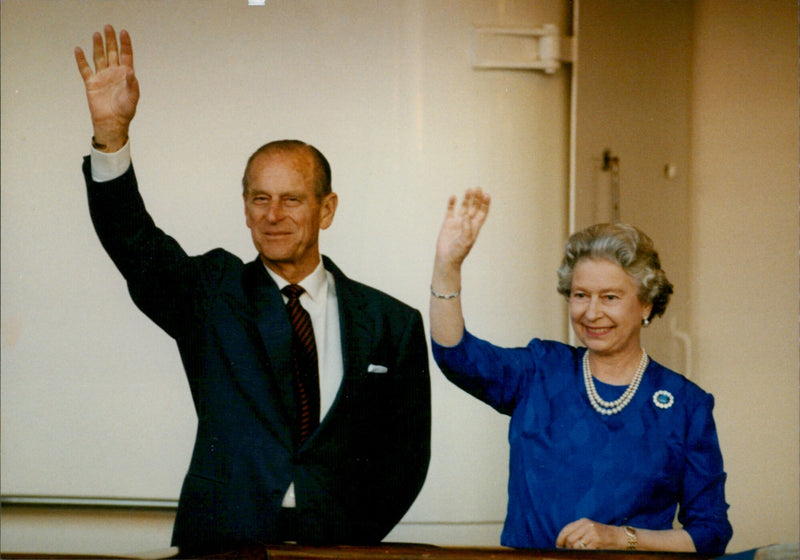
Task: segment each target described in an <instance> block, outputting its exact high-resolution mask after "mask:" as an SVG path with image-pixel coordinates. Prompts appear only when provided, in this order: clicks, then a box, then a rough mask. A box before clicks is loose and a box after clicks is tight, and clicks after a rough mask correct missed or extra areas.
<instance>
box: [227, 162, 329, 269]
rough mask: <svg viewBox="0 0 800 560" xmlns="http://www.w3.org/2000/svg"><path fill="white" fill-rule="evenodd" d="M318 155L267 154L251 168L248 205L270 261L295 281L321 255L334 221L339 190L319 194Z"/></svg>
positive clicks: (248, 213)
mask: <svg viewBox="0 0 800 560" xmlns="http://www.w3.org/2000/svg"><path fill="white" fill-rule="evenodd" d="M313 169H314V167H313V160H312V158H311V155H310V154H309V153H308V152H306V151H303V150H294V151H279V152H275V153H267V154H261V155H258V156H256V157H255V159H253V161H252V163H251V165H250V168H249V170H248V185H247V191H246V192H245V193H244V195H243V196H244V211H245V218H246V221H247V227H248V228H250V232H251V235H252V237H253V243H254V244H255V246H256V249H257V250H258V253H259V254H260V255H261V259H262V260H263V261H264V263H265V264H266V265H267V267H269V268H270V269H271V270H273V271H274V272H276V273H278V274H279V275H281V276H282V277H283V278H285V279H286V280H288V281H289V282H293V283H294V282H299V281H300V280H302V279H303V278H305V277H306V276H308V275H309V274H310V273H311V272H313V271H314V269H315V268H316V267H317V265H318V264H319V261H320V253H319V231H320V230H321V229H326V228H327V227H328V226H330V225H331V222H332V221H333V216H334V214H335V212H336V204H337V198H336V194H334V193H329V194H327V195H324V196H322V198H318V196H317V194H316V193H315V190H314V180H313V179H314V177H313V171H312V170H313Z"/></svg>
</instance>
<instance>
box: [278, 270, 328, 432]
mask: <svg viewBox="0 0 800 560" xmlns="http://www.w3.org/2000/svg"><path fill="white" fill-rule="evenodd" d="M281 291H282V292H283V294H284V295H285V296H286V297H288V298H289V301H287V302H286V311H287V312H288V313H289V320H290V321H291V323H292V330H293V331H294V337H293V341H292V342H293V345H292V346H293V347H292V354H293V356H294V364H295V396H296V399H297V425H296V434H295V437H296V444H297V447H300V446H301V445H303V443H305V441H306V440H307V439H308V438H309V437H310V436H311V434H312V433H313V432H314V430H315V429H316V428H317V426H318V425H319V371H318V366H317V344H316V342H315V340H314V328H313V327H312V325H311V317H310V316H309V315H308V311H306V310H305V309H304V308H303V306H302V305H300V294H302V293H303V292H304V291H305V290H304V289H303V288H302V287H300V286H298V285H297V284H289V285H288V286H286V287H285V288H283V290H281Z"/></svg>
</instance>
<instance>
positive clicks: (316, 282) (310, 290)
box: [264, 260, 328, 301]
mask: <svg viewBox="0 0 800 560" xmlns="http://www.w3.org/2000/svg"><path fill="white" fill-rule="evenodd" d="M264 269H265V270H266V271H267V273H268V274H269V275H270V276H271V277H272V279H273V280H274V281H275V284H277V286H278V289H279V290H282V289H283V288H285V287H286V286H288V285H289V282H288V281H287V280H286V279H285V278H283V277H282V276H279V275H278V274H276V273H275V272H273V271H272V270H270V269H269V267H268V266H267V265H264ZM297 285H298V286H301V287H302V288H303V289H304V290H305V291H306V294H308V297H310V298H311V300H312V301H319V300H320V298H323V297H324V296H325V288H326V287H327V285H328V275H327V274H326V273H325V267H324V266H323V265H322V260H320V261H319V264H318V265H317V268H315V269H314V272H312V273H311V274H309V275H308V276H306V277H305V278H303V279H302V280H300V282H298V283H297Z"/></svg>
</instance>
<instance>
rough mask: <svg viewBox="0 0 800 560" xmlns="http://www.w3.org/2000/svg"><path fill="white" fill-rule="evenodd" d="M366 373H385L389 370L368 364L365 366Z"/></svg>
mask: <svg viewBox="0 0 800 560" xmlns="http://www.w3.org/2000/svg"><path fill="white" fill-rule="evenodd" d="M367 371H368V372H369V373H387V372H388V371H389V370H388V369H386V366H379V365H376V364H370V365H368V366H367Z"/></svg>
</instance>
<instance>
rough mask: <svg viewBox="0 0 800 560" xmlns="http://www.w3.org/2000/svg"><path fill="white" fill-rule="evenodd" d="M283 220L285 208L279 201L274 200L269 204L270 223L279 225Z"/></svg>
mask: <svg viewBox="0 0 800 560" xmlns="http://www.w3.org/2000/svg"><path fill="white" fill-rule="evenodd" d="M282 219H283V208H281V203H280V201H279V200H273V201H271V202H270V203H269V208H267V220H268V221H269V222H270V223H277V222H280V221H281V220H282Z"/></svg>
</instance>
